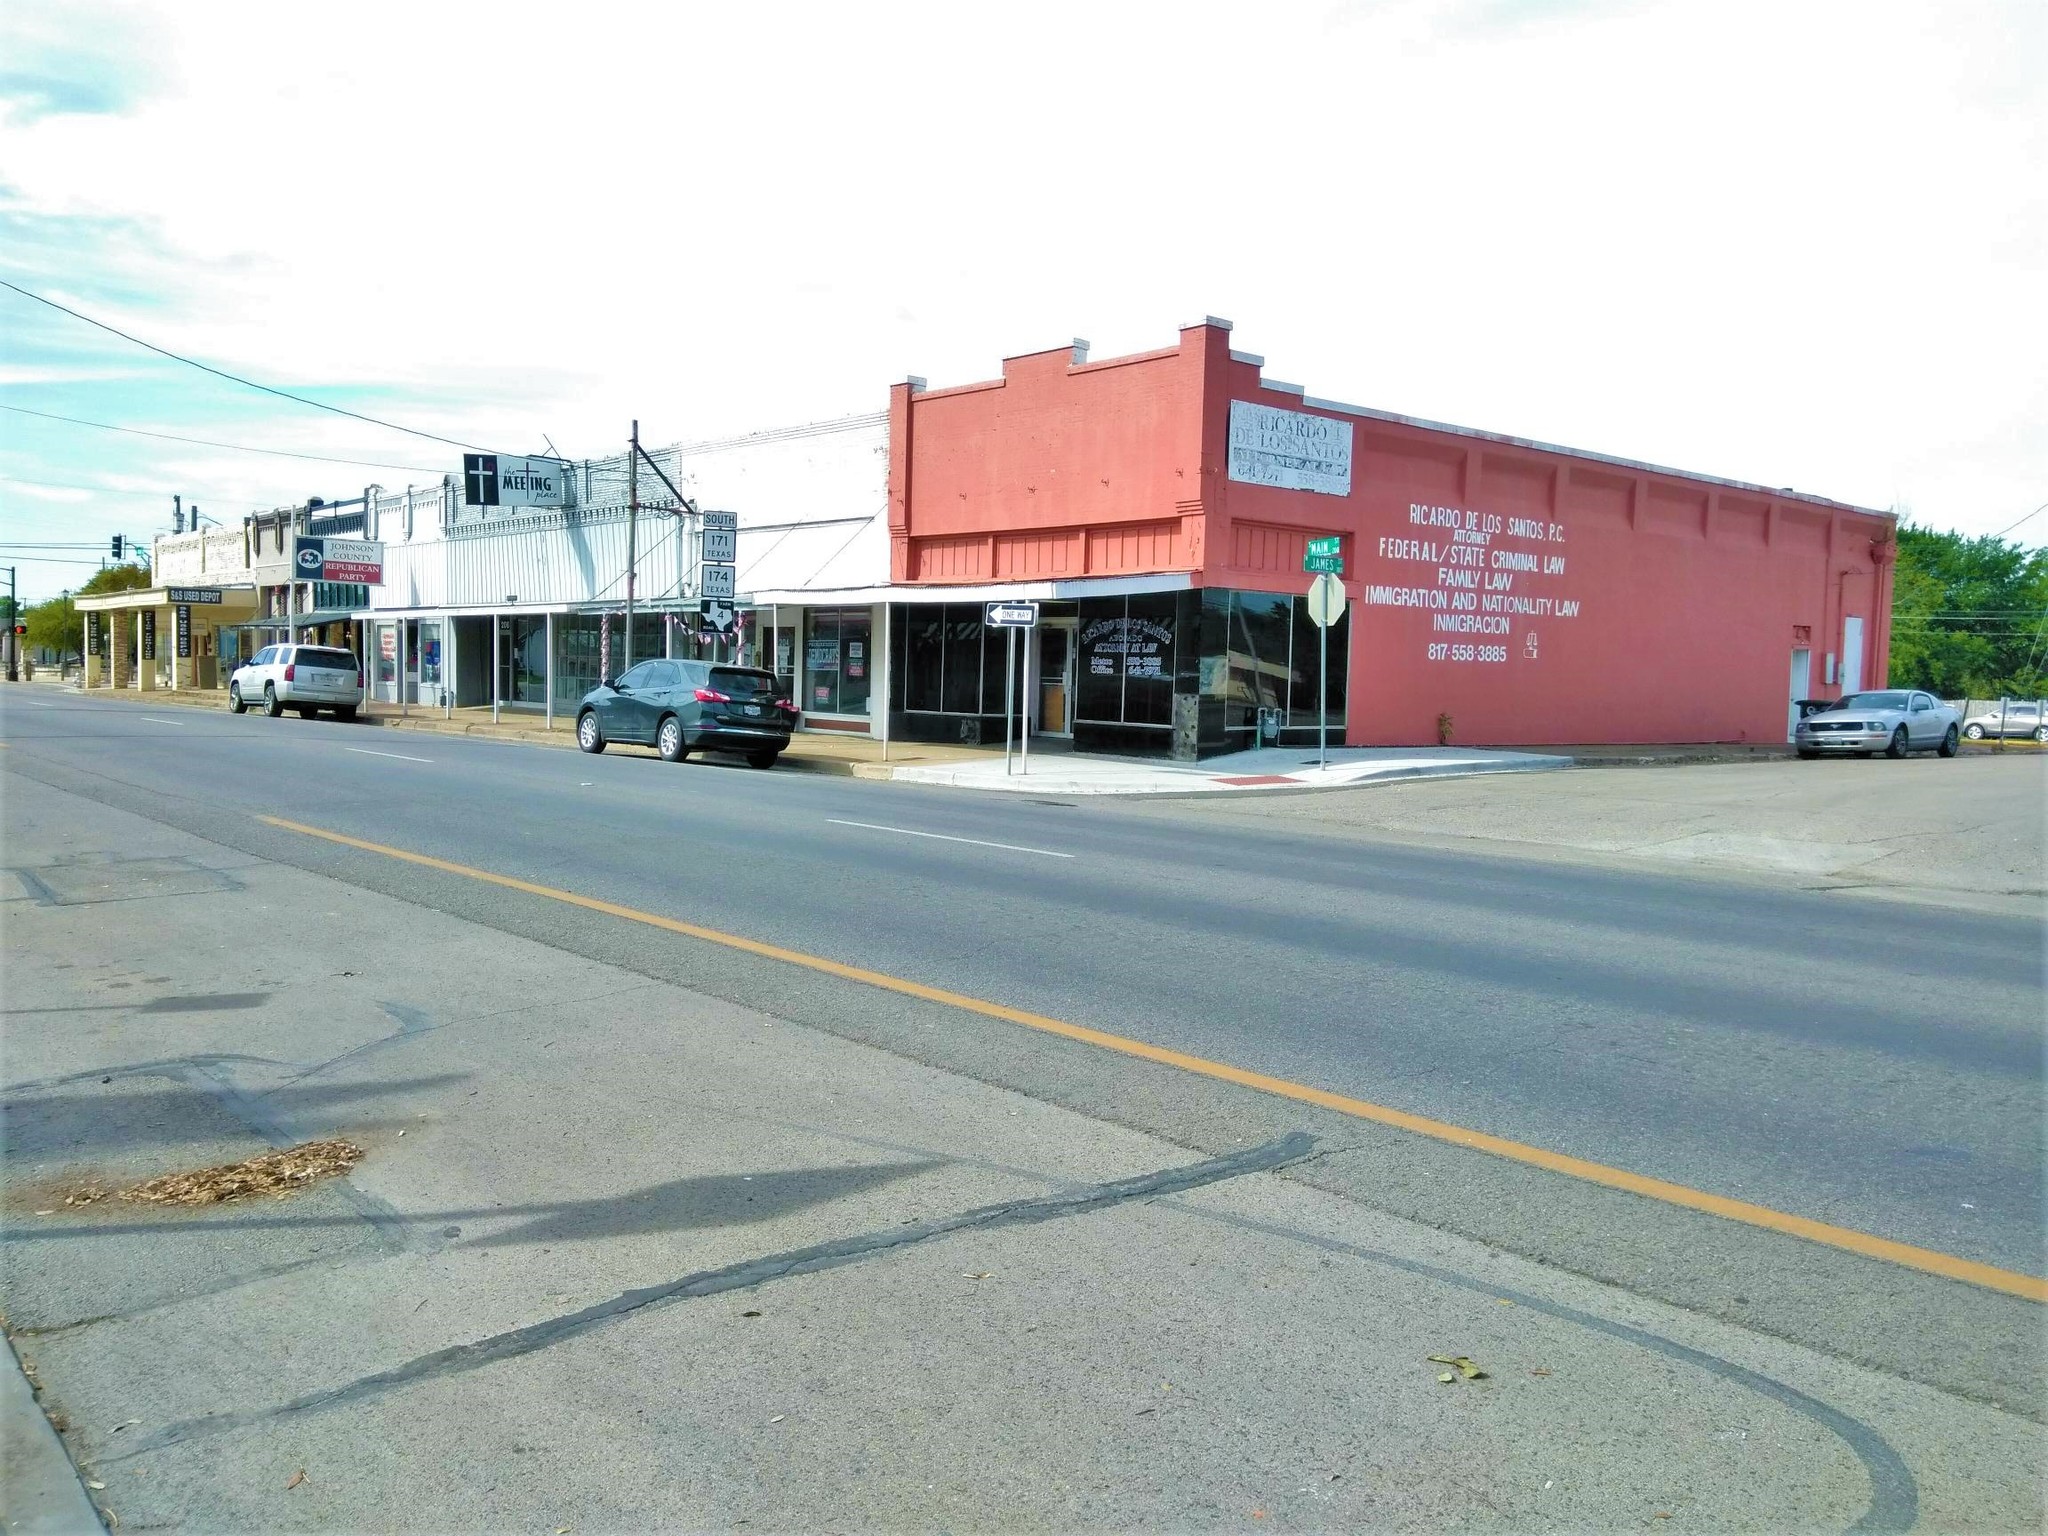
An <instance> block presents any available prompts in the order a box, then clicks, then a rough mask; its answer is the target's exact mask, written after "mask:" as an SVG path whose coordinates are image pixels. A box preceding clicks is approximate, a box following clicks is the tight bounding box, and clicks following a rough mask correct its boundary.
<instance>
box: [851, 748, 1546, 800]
mask: <svg viewBox="0 0 2048 1536" xmlns="http://www.w3.org/2000/svg"><path fill="white" fill-rule="evenodd" d="M1571 766H1572V760H1571V759H1570V758H1569V757H1557V756H1552V755H1550V754H1547V753H1539V752H1489V751H1483V750H1480V749H1478V748H1470V747H1335V748H1332V749H1331V751H1330V752H1329V754H1328V762H1327V764H1322V765H1319V764H1318V761H1317V755H1316V750H1315V748H1313V747H1284V748H1283V747H1267V748H1264V749H1261V750H1257V751H1251V752H1232V753H1229V754H1227V755H1225V756H1222V757H1210V758H1204V759H1203V760H1202V761H1201V762H1200V763H1196V764H1185V763H1163V762H1152V761H1143V760H1140V759H1135V758H1126V757H1098V756H1095V755H1094V754H1092V753H1091V754H1082V753H1076V752H1050V753H1041V752H1034V753H1033V754H1032V755H1031V756H1030V758H1029V759H1028V760H1027V759H1024V758H1022V757H1021V756H1020V757H1017V758H1014V759H1013V760H1012V761H1011V762H1010V763H1009V764H1007V765H1006V764H1005V763H1004V761H1003V757H1002V754H1001V753H1000V752H998V753H995V754H993V755H990V754H988V753H980V754H977V755H976V756H975V757H973V758H964V759H959V760H955V761H951V762H946V763H935V764H930V765H926V764H921V763H920V764H912V765H908V766H904V767H900V768H897V769H896V770H895V771H894V772H893V773H892V774H891V777H892V778H894V779H896V780H898V781H899V782H902V783H908V784H945V785H950V786H952V787H953V788H955V789H985V790H997V791H1008V792H1010V793H1013V794H1033V795H1041V794H1055V795H1210V794H1242V793H1247V792H1253V793H1255V792H1261V791H1269V790H1300V789H1345V788H1349V787H1352V786H1354V785H1360V784H1371V783H1378V782H1385V781H1391V780H1397V779H1442V778H1459V777H1464V776H1466V775H1470V774H1475V773H1540V772H1544V771H1546V770H1549V769H1554V768H1569V767H1571Z"/></svg>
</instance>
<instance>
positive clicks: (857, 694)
mask: <svg viewBox="0 0 2048 1536" xmlns="http://www.w3.org/2000/svg"><path fill="white" fill-rule="evenodd" d="M873 630H874V616H873V614H872V612H871V611H870V610H868V609H866V608H814V609H812V610H811V612H810V613H809V614H807V615H806V616H805V619H804V696H803V698H801V699H799V700H798V701H797V702H798V704H799V705H801V706H802V707H803V708H804V709H806V710H809V711H811V712H812V713H815V714H825V715H864V714H866V713H867V712H868V694H869V692H870V691H871V690H872V688H873V686H874V660H875V658H874V634H873Z"/></svg>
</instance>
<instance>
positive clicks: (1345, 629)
mask: <svg viewBox="0 0 2048 1536" xmlns="http://www.w3.org/2000/svg"><path fill="white" fill-rule="evenodd" d="M1320 633H1321V632H1320V631H1319V630H1317V628H1316V621H1315V620H1314V619H1312V618H1310V617H1309V616H1308V599H1306V598H1296V599H1295V600H1294V663H1293V666H1292V667H1291V668H1290V669H1289V672H1290V674H1291V676H1292V677H1293V679H1294V688H1293V691H1292V692H1291V693H1290V694H1289V695H1288V698H1287V723H1288V724H1289V725H1298V726H1306V727H1308V728H1309V729H1310V730H1314V729H1315V726H1316V718H1317V716H1316V675H1317V671H1318V669H1319V668H1320V666H1321V665H1322V663H1321V656H1322V649H1321V645H1320V643H1319V635H1320ZM1329 649H1330V697H1329V711H1330V714H1329V719H1330V727H1331V739H1332V740H1334V741H1336V742H1338V743H1340V744H1341V743H1342V741H1343V739H1344V738H1343V736H1342V735H1341V734H1339V733H1338V729H1337V728H1338V727H1339V726H1341V725H1342V724H1343V723H1344V681H1345V678H1346V677H1347V676H1348V675H1349V673H1350V671H1351V669H1350V668H1349V667H1348V666H1346V665H1345V658H1346V657H1347V656H1349V655H1350V654H1351V609H1350V607H1349V605H1347V606H1346V607H1345V609H1344V612H1343V615H1342V616H1341V617H1340V618H1339V619H1338V620H1337V622H1336V623H1334V624H1332V625H1331V626H1330V647H1329Z"/></svg>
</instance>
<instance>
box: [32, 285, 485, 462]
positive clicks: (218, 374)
mask: <svg viewBox="0 0 2048 1536" xmlns="http://www.w3.org/2000/svg"><path fill="white" fill-rule="evenodd" d="M0 288H12V289H13V290H14V291H15V292H16V293H18V294H20V295H21V296H22V297H23V298H25V299H34V300H35V301H36V302H37V303H38V304H47V305H49V306H50V308H52V309H54V310H58V311H59V312H61V313H63V314H67V315H69V316H70V317H71V318H72V319H74V320H83V321H84V322H85V323H86V324H87V325H95V326H98V327H99V328H100V329H101V330H103V331H106V332H107V333H109V334H110V335H114V336H118V337H120V338H121V339H122V340H123V341H129V342H133V343H134V344H135V345H136V346H138V347H142V348H145V349H146V350H148V351H151V352H154V353H156V354H157V355H158V356H159V357H168V358H169V359H171V361H172V362H175V363H184V364H185V365H187V366H188V367H192V368H197V369H198V370H199V371H200V372H202V373H210V374H212V375H213V376H214V377H215V378H220V379H226V380H227V381H228V382H229V383H231V384H241V385H244V386H246V387H248V388H250V389H257V390H261V391H262V392H263V393H264V394H266V395H275V396H277V397H278V399H280V400H293V401H296V402H297V403H298V404H300V405H310V406H311V407H313V409H314V410H316V411H332V412H334V414H335V415H337V416H348V417H352V418H353V419H354V420H356V421H367V422H368V423H369V424H370V425H371V426H373V427H383V428H385V429H386V430H388V431H392V432H403V433H405V434H406V435H407V436H409V437H424V438H426V439H427V440H428V441H429V442H435V443H447V444H448V445H449V446H450V447H454V448H468V449H472V450H473V451H475V452H477V453H489V452H490V451H491V450H490V449H488V448H479V447H477V445H476V444H475V443H465V442H462V441H460V440H459V439H457V438H453V437H442V436H440V435H439V434H438V433H434V432H422V431H420V430H419V429H418V428H417V427H401V426H400V425H399V424H398V423H397V422H395V421H383V420H380V419H379V418H377V417H375V416H365V415H363V414H362V413H361V412H360V411H350V410H344V409H343V408H342V407H341V406H338V405H329V404H327V403H326V402H325V401H323V400H309V399H307V398H306V397H305V396H304V395H295V394H293V393H292V392H291V391H290V390H288V389H273V388H271V387H270V386H269V385H268V384H258V383H257V382H256V381H255V380H254V379H245V378H243V377H242V376H241V375H240V374H238V373H229V372H227V371H226V370H224V369H220V368H216V367H214V366H213V365H212V364H210V363H202V362H200V361H198V360H197V359H196V358H190V357H186V356H184V355H183V354H181V353H177V352H173V351H171V350H169V349H168V348H166V347H160V346H158V345H156V343H154V342H150V341H144V340H143V339H142V338H141V337H140V336H131V335H129V334H128V333H127V332H126V331H124V330H121V329H119V328H118V327H116V326H111V325H109V324H107V322H106V321H104V320H95V319H93V317H92V316H91V315H82V314H80V313H79V312H78V311H77V310H75V309H70V308H67V307H66V306H65V305H62V304H59V303H58V302H57V301H56V300H55V299H46V298H44V297H43V296H42V295H41V294H40V293H31V292H29V291H28V289H26V288H23V287H21V286H20V285H19V284H17V283H10V282H8V281H7V280H6V279H5V278H0Z"/></svg>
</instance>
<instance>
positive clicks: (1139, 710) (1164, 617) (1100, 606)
mask: <svg viewBox="0 0 2048 1536" xmlns="http://www.w3.org/2000/svg"><path fill="white" fill-rule="evenodd" d="M1175 603H1176V599H1175V595H1174V594H1173V593H1171V592H1148V593H1134V594H1132V595H1131V596H1129V597H1109V598H1096V599H1087V600H1084V601H1083V602H1082V604H1081V624H1080V677H1079V681H1078V685H1077V687H1076V690H1075V692H1076V694H1077V698H1076V701H1075V704H1076V707H1075V718H1076V719H1079V720H1089V721H1095V722H1098V723H1101V724H1106V725H1157V726H1169V725H1171V724H1172V723H1173V675H1174V664H1175V645H1174V640H1175V628H1176V626H1175Z"/></svg>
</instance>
